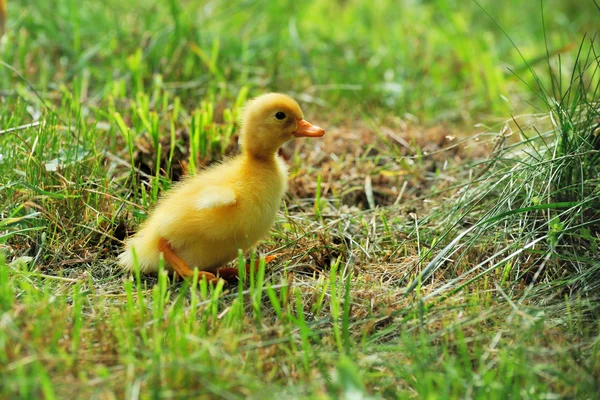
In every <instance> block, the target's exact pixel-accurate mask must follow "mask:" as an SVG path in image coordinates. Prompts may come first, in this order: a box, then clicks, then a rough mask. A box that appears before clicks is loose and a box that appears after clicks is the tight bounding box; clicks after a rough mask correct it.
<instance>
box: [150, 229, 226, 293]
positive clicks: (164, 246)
mask: <svg viewBox="0 0 600 400" xmlns="http://www.w3.org/2000/svg"><path fill="white" fill-rule="evenodd" d="M158 249H159V250H160V251H161V252H162V253H163V255H164V257H165V261H166V262H168V263H169V265H170V266H171V267H172V268H173V269H174V270H175V272H177V274H178V275H179V276H181V277H182V278H191V277H193V276H194V271H193V270H192V269H190V267H189V266H188V265H187V263H186V262H185V261H184V260H183V259H182V258H181V257H179V256H178V255H177V254H175V252H174V251H173V249H172V248H171V245H170V244H169V242H167V240H166V239H164V238H160V240H159V241H158ZM198 278H200V279H202V278H206V280H207V281H208V282H211V283H214V284H216V283H217V282H219V278H217V277H216V276H215V275H214V274H211V273H210V272H206V271H198Z"/></svg>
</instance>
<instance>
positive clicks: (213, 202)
mask: <svg viewBox="0 0 600 400" xmlns="http://www.w3.org/2000/svg"><path fill="white" fill-rule="evenodd" d="M236 201H237V200H236V198H235V192H234V191H233V189H231V188H229V187H225V186H206V187H204V188H203V189H202V191H201V192H200V195H199V196H198V197H197V199H196V207H197V208H198V210H205V209H208V208H217V207H225V206H232V205H234V204H235V203H236Z"/></svg>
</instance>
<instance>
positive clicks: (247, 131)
mask: <svg viewBox="0 0 600 400" xmlns="http://www.w3.org/2000/svg"><path fill="white" fill-rule="evenodd" d="M324 134H325V131H324V130H323V129H322V128H319V127H318V126H314V125H311V124H310V123H308V122H307V121H305V120H304V115H303V114H302V110H301V109H300V106H299V105H298V103H296V101H295V100H294V99H292V98H291V97H289V96H286V95H284V94H280V93H268V94H264V95H262V96H259V97H256V98H255V99H253V100H251V101H250V102H248V104H247V106H246V111H245V112H244V117H243V119H242V129H241V141H242V148H243V149H244V151H245V152H246V154H248V155H251V156H253V157H256V158H268V157H271V156H273V155H274V154H275V153H276V152H277V150H278V149H279V147H281V145H283V144H284V143H285V142H287V141H288V140H291V139H293V138H295V137H321V136H323V135H324Z"/></svg>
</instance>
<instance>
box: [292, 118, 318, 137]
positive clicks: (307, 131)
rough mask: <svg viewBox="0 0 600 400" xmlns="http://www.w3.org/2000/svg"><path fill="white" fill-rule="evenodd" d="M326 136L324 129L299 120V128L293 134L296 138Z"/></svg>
mask: <svg viewBox="0 0 600 400" xmlns="http://www.w3.org/2000/svg"><path fill="white" fill-rule="evenodd" d="M324 134H325V130H324V129H323V128H319V127H318V126H315V125H311V124H310V123H309V122H307V121H305V120H303V119H299V120H298V128H297V129H296V130H295V131H294V132H292V135H294V136H296V137H321V136H323V135H324Z"/></svg>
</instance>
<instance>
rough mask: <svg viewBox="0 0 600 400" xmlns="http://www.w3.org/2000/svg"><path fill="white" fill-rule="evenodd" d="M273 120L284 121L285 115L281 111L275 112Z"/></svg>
mask: <svg viewBox="0 0 600 400" xmlns="http://www.w3.org/2000/svg"><path fill="white" fill-rule="evenodd" d="M275 118H277V119H278V120H280V121H281V120H282V119H285V113H284V112H283V111H277V114H275Z"/></svg>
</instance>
